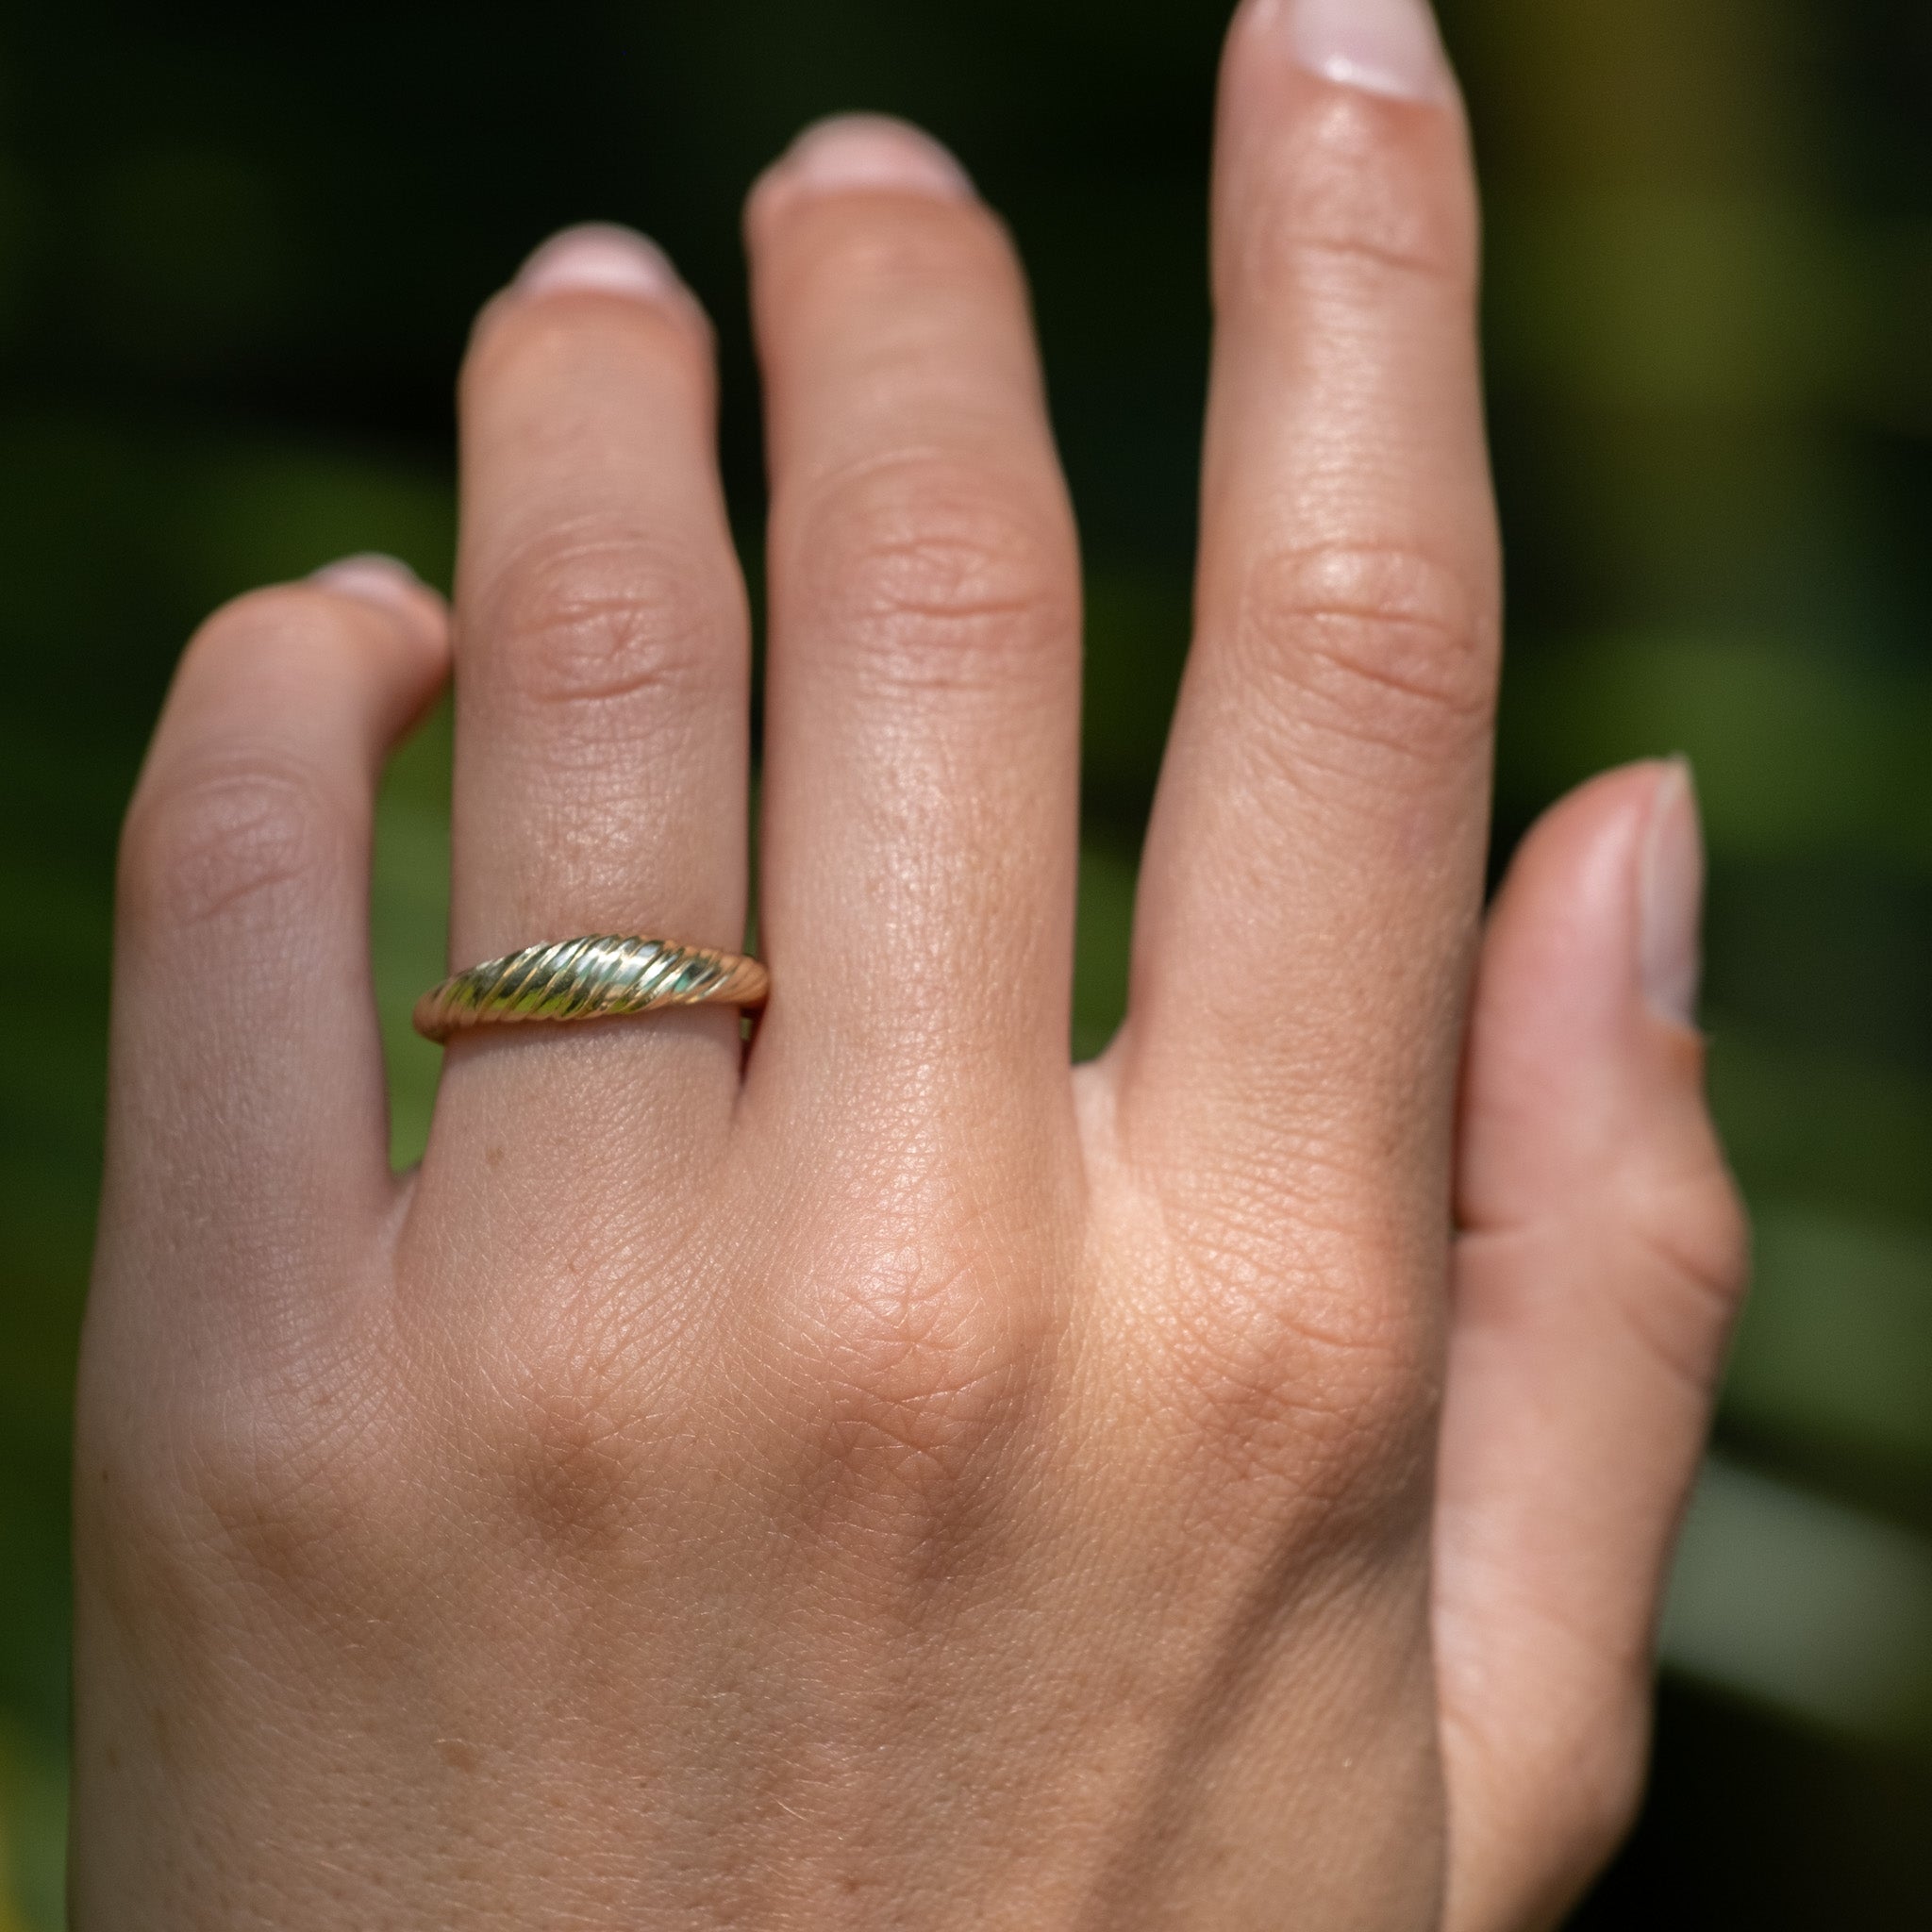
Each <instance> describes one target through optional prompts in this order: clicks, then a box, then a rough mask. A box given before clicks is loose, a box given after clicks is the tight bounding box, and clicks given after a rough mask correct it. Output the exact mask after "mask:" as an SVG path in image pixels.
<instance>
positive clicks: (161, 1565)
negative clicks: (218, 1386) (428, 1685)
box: [111, 1386, 409, 1618]
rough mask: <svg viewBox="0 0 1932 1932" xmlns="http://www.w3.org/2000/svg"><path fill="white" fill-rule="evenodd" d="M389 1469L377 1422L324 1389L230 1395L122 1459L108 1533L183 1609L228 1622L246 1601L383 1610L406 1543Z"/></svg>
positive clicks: (203, 1402)
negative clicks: (381, 1599)
mask: <svg viewBox="0 0 1932 1932" xmlns="http://www.w3.org/2000/svg"><path fill="white" fill-rule="evenodd" d="M390 1464H391V1458H390V1457H388V1456H387V1453H386V1444H385V1441H384V1435H383V1430H382V1427H381V1425H380V1424H378V1422H377V1421H376V1419H375V1417H374V1416H373V1415H372V1414H369V1413H364V1412H358V1410H357V1409H356V1408H355V1407H354V1406H353V1405H349V1404H344V1403H341V1402H340V1401H339V1400H338V1399H337V1398H336V1396H335V1395H334V1393H333V1392H332V1391H331V1390H330V1389H327V1388H323V1387H320V1386H318V1387H316V1388H314V1389H310V1390H308V1391H305V1392H304V1393H303V1394H301V1395H300V1396H294V1395H291V1394H289V1393H286V1392H283V1393H272V1392H269V1391H263V1390H256V1391H242V1390H237V1389H235V1388H232V1387H231V1388H228V1389H226V1390H225V1391H222V1393H221V1394H220V1396H219V1397H218V1398H217V1397H216V1396H214V1395H213V1394H211V1393H210V1394H208V1395H206V1396H204V1397H203V1398H201V1399H198V1400H194V1401H191V1402H189V1403H188V1404H186V1405H184V1407H182V1409H181V1410H180V1411H179V1412H177V1413H176V1414H175V1416H173V1417H172V1418H171V1421H170V1424H169V1426H168V1427H167V1429H166V1431H165V1435H164V1439H162V1440H158V1441H155V1442H153V1443H150V1444H149V1445H148V1446H147V1451H146V1453H143V1454H140V1455H129V1456H125V1457H117V1458H116V1459H115V1464H114V1475H115V1481H114V1484H113V1491H112V1501H111V1509H112V1529H113V1534H114V1536H115V1538H116V1539H117V1541H120V1542H121V1543H122V1544H123V1545H124V1546H125V1549H126V1551H127V1553H128V1559H129V1562H130V1564H131V1566H132V1568H133V1571H134V1574H137V1575H138V1576H140V1577H142V1578H143V1579H145V1583H146V1585H149V1586H153V1587H157V1588H158V1589H159V1590H161V1591H163V1593H164V1594H166V1595H167V1596H168V1597H169V1598H171V1599H172V1600H173V1601H174V1602H175V1605H176V1607H177V1608H179V1609H182V1610H184V1611H188V1612H190V1613H192V1611H193V1609H194V1608H195V1607H200V1608H201V1609H203V1610H204V1611H206V1610H208V1609H209V1608H210V1607H212V1608H213V1610H214V1612H215V1613H216V1614H223V1613H225V1609H226V1607H229V1606H231V1605H232V1604H233V1603H234V1601H235V1600H236V1597H237V1594H238V1592H240V1593H241V1594H242V1595H243V1596H245V1597H262V1596H265V1597H267V1598H268V1599H269V1600H271V1601H273V1602H275V1603H277V1604H294V1605H299V1606H302V1607H305V1608H307V1609H308V1611H310V1612H312V1613H314V1614H316V1615H318V1616H322V1617H324V1618H328V1617H334V1616H337V1615H341V1614H345V1613H348V1612H350V1611H352V1610H354V1609H356V1608H358V1607H361V1608H367V1607H370V1606H371V1605H372V1604H373V1603H374V1602H375V1600H376V1596H377V1595H378V1594H379V1593H380V1591H381V1589H382V1579H383V1578H384V1577H385V1576H391V1575H393V1574H396V1558H397V1553H398V1552H399V1551H400V1550H402V1549H403V1548H405V1547H407V1546H408V1541H409V1530H408V1525H407V1524H405V1523H403V1522H402V1521H400V1520H398V1517H399V1512H398V1507H397V1506H398V1503H399V1500H400V1499H401V1498H402V1497H403V1496H404V1495H405V1494H406V1493H407V1491H406V1489H405V1487H404V1486H402V1485H399V1484H397V1483H395V1482H394V1481H392V1480H391V1477H390Z"/></svg>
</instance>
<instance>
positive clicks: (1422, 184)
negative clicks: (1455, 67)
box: [1231, 93, 1477, 308]
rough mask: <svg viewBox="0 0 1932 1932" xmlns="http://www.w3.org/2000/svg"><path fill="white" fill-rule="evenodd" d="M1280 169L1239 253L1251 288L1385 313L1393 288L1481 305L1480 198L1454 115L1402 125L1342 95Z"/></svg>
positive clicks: (1260, 199) (1283, 154)
mask: <svg viewBox="0 0 1932 1932" xmlns="http://www.w3.org/2000/svg"><path fill="white" fill-rule="evenodd" d="M1274 165H1275V168H1276V170H1277V172H1276V173H1275V174H1274V175H1273V177H1272V178H1271V179H1270V180H1269V181H1268V182H1266V183H1265V184H1264V185H1263V190H1262V192H1260V193H1258V194H1257V195H1255V196H1254V197H1252V200H1251V202H1250V203H1249V219H1248V221H1247V224H1246V225H1245V227H1244V228H1243V229H1242V230H1241V233H1240V236H1239V242H1238V245H1237V247H1236V248H1235V250H1234V251H1232V256H1231V259H1232V265H1233V268H1234V272H1235V273H1236V275H1238V276H1239V277H1240V278H1241V281H1242V282H1243V283H1244V284H1246V285H1247V287H1248V288H1249V289H1250V290H1251V291H1255V292H1256V293H1257V294H1259V295H1261V296H1262V297H1264V298H1265V297H1266V296H1267V295H1268V294H1270V293H1272V292H1277V291H1279V292H1284V293H1291V294H1297V295H1299V294H1307V293H1310V292H1312V293H1315V294H1317V295H1318V296H1324V295H1327V296H1332V297H1334V298H1336V299H1339V300H1341V301H1343V302H1345V303H1346V304H1347V305H1348V306H1349V307H1350V308H1385V307H1386V305H1387V303H1388V302H1389V300H1390V297H1391V284H1401V283H1407V284H1409V285H1411V286H1415V287H1419V288H1422V289H1426V290H1431V291H1441V292H1443V293H1446V294H1447V295H1448V296H1449V297H1451V298H1452V299H1454V300H1455V301H1456V302H1457V303H1458V304H1467V303H1469V302H1471V301H1473V299H1474V291H1475V281H1476V273H1477V247H1476V227H1477V223H1476V214H1475V196H1474V183H1473V180H1472V177H1471V172H1470V168H1469V163H1468V155H1467V150H1466V147H1465V145H1464V142H1463V136H1462V133H1461V130H1460V127H1459V125H1457V123H1456V121H1455V119H1454V118H1453V117H1450V116H1431V117H1428V118H1427V119H1425V120H1418V119H1416V118H1415V117H1410V116H1404V117H1400V118H1394V117H1391V116H1390V115H1389V114H1388V113H1386V112H1385V111H1381V110H1380V105H1379V104H1378V103H1376V102H1374V101H1373V100H1371V99H1368V98H1367V97H1365V96H1363V97H1358V96H1357V95H1356V94H1354V93H1342V94H1340V95H1339V97H1338V98H1335V99H1333V100H1330V101H1329V102H1327V103H1326V104H1325V105H1324V108H1322V110H1321V111H1320V112H1319V113H1317V114H1315V115H1314V116H1312V117H1310V118H1309V119H1308V120H1307V122H1306V123H1305V124H1304V125H1303V127H1302V129H1301V131H1300V138H1299V139H1298V140H1296V141H1293V142H1290V143H1287V144H1286V145H1285V146H1284V147H1283V148H1282V150H1281V151H1280V152H1279V154H1278V155H1277V156H1276V157H1275V158H1274Z"/></svg>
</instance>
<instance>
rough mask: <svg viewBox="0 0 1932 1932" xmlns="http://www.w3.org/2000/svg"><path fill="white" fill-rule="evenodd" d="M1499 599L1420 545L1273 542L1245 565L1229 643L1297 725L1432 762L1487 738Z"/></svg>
mask: <svg viewBox="0 0 1932 1932" xmlns="http://www.w3.org/2000/svg"><path fill="white" fill-rule="evenodd" d="M1496 601H1497V600H1496V595H1495V592H1494V591H1491V590H1490V589H1489V588H1488V587H1487V586H1482V587H1478V586H1477V585H1476V584H1475V583H1474V582H1473V581H1472V580H1471V578H1470V576H1469V575H1468V573H1466V572H1465V571H1461V570H1458V569H1456V568H1454V567H1452V566H1451V565H1450V564H1448V563H1447V562H1445V561H1443V560H1441V559H1440V558H1436V557H1432V556H1431V555H1429V554H1428V553H1427V552H1426V551H1423V550H1419V549H1413V548H1404V547H1388V546H1374V545H1361V546H1353V545H1345V544H1324V545H1319V546H1315V547H1311V548H1300V549H1283V550H1276V551H1273V552H1270V553H1268V554H1267V555H1265V556H1263V557H1262V558H1260V559H1259V560H1258V561H1257V563H1256V564H1255V565H1254V566H1253V567H1252V568H1251V569H1250V571H1249V572H1248V574H1247V577H1246V580H1245V582H1244V584H1243V587H1242V591H1241V600H1240V604H1239V607H1238V612H1237V616H1236V641H1237V650H1238V652H1239V654H1240V656H1241V658H1242V660H1243V663H1244V666H1245V667H1247V668H1249V669H1250V670H1251V671H1252V674H1253V675H1254V676H1255V678H1256V681H1257V685H1258V686H1259V687H1260V688H1261V689H1263V690H1264V691H1265V690H1266V689H1268V687H1270V686H1273V687H1274V693H1275V695H1274V704H1273V706H1272V708H1273V710H1274V713H1275V714H1276V715H1277V716H1278V717H1280V718H1281V719H1283V720H1284V721H1286V722H1289V723H1291V724H1292V725H1293V726H1294V728H1295V729H1296V730H1297V732H1298V733H1299V732H1310V731H1312V732H1314V733H1317V734H1320V735H1323V736H1326V737H1332V738H1335V739H1338V740H1341V741H1344V742H1346V743H1348V744H1350V745H1351V746H1355V747H1359V748H1361V749H1364V750H1371V751H1374V752H1376V753H1380V754H1388V755H1391V756H1392V757H1394V758H1399V759H1402V760H1411V759H1423V760H1426V761H1430V762H1434V761H1437V760H1440V759H1441V758H1442V757H1444V756H1445V755H1448V754H1453V753H1456V752H1459V751H1465V750H1473V749H1475V748H1477V747H1479V746H1480V745H1482V744H1483V743H1484V742H1485V741H1487V738H1488V734H1489V731H1490V727H1491V719H1492V716H1493V713H1494V708H1495V663H1496V655H1497V652H1496V640H1497V630H1498V618H1497V612H1496Z"/></svg>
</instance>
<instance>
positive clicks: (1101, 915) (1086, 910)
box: [1074, 844, 1134, 1060]
mask: <svg viewBox="0 0 1932 1932" xmlns="http://www.w3.org/2000/svg"><path fill="white" fill-rule="evenodd" d="M1133 930H1134V864H1133V861H1132V860H1131V859H1129V858H1123V857H1121V856H1120V855H1119V854H1117V853H1113V852H1109V851H1107V850H1106V849H1104V848H1102V847H1099V846H1095V845H1091V844H1090V845H1086V846H1083V847H1082V848H1081V852H1080V903H1079V915H1078V920H1077V924H1076V927H1075V933H1074V1058H1075V1059H1078V1060H1088V1059H1092V1058H1095V1056H1097V1055H1098V1054H1100V1053H1102V1052H1103V1051H1104V1050H1105V1049H1106V1046H1107V1043H1108V1041H1109V1040H1111V1039H1112V1038H1113V1036H1114V1034H1115V1032H1116V1031H1117V1030H1118V1028H1119V1026H1120V1024H1121V1021H1122V1020H1123V1019H1124V1017H1125V1016H1126V1010H1127V963H1128V954H1129V952H1130V950H1131V947H1132V940H1133Z"/></svg>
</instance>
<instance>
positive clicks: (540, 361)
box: [462, 292, 711, 397]
mask: <svg viewBox="0 0 1932 1932" xmlns="http://www.w3.org/2000/svg"><path fill="white" fill-rule="evenodd" d="M639 358H646V359H647V360H648V361H650V362H656V363H659V364H661V365H662V366H663V367H665V368H667V369H669V370H671V371H675V372H676V373H677V374H679V375H682V376H683V377H684V378H685V379H686V380H688V381H689V382H690V383H691V387H692V389H693V390H694V391H708V390H709V387H710V382H711V332H710V325H709V323H708V320H707V319H706V317H705V314H704V312H703V310H702V309H701V308H699V307H698V305H697V302H696V300H695V299H694V298H692V297H691V295H690V294H689V293H688V292H685V293H683V294H681V295H680V296H678V297H677V298H676V299H671V300H662V301H645V302H634V301H624V302H609V301H604V302H591V303H580V302H568V301H565V302H557V301H547V300H546V301H538V302H529V301H522V300H517V299H515V298H512V299H510V300H508V301H506V300H503V299H502V298H499V299H498V300H496V301H494V302H492V303H491V304H490V305H489V307H488V308H485V309H484V311H483V314H482V316H481V317H480V318H479V319H478V323H477V326H476V329H475V334H474V336H473V337H472V340H471V343H470V351H469V355H468V356H467V358H465V360H464V364H463V378H462V379H463V388H464V391H465V392H466V393H468V394H473V395H474V394H477V393H480V392H481V391H498V392H501V393H503V394H506V395H532V396H540V397H550V396H559V395H565V394H569V393H571V392H573V391H586V390H588V391H592V392H594V391H597V390H600V389H602V388H603V387H604V385H605V384H606V383H607V382H608V379H609V377H610V376H611V375H612V373H613V372H614V371H615V370H617V369H620V368H625V367H628V368H631V369H635V368H637V367H638V366H639ZM479 386H480V387H479Z"/></svg>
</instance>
